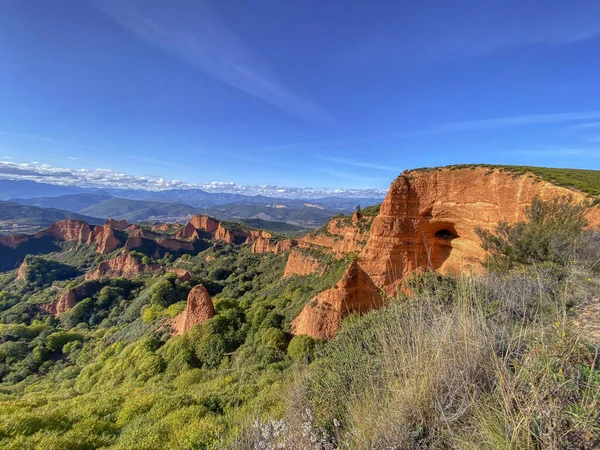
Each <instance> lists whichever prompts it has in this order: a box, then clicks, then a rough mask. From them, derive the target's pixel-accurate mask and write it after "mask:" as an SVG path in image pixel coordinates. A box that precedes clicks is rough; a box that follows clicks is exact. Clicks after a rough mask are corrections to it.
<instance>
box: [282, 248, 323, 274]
mask: <svg viewBox="0 0 600 450" xmlns="http://www.w3.org/2000/svg"><path fill="white" fill-rule="evenodd" d="M319 270H321V271H322V270H323V267H321V263H320V262H319V260H318V259H317V258H315V257H314V256H312V255H310V254H308V252H306V251H303V250H301V249H298V250H292V251H291V252H290V255H289V256H288V260H287V263H286V265H285V270H284V272H283V277H284V278H288V277H291V276H293V275H310V274H311V273H314V272H316V271H319Z"/></svg>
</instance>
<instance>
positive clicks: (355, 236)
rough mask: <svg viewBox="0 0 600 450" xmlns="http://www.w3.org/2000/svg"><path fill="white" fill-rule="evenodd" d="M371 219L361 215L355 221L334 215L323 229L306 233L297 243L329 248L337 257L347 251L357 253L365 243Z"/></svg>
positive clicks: (306, 246)
mask: <svg viewBox="0 0 600 450" xmlns="http://www.w3.org/2000/svg"><path fill="white" fill-rule="evenodd" d="M348 219H350V220H348ZM372 220H373V218H372V217H368V216H365V217H361V218H359V219H358V220H357V221H352V219H351V218H347V217H334V218H333V219H331V220H330V221H329V222H328V223H327V225H326V227H325V229H324V230H316V231H313V232H312V233H309V234H307V235H306V236H304V237H303V238H302V239H301V240H300V242H299V244H298V245H299V246H300V247H302V248H311V247H314V246H316V247H318V248H321V249H324V250H329V251H330V253H332V254H333V255H334V256H336V257H337V258H341V257H343V256H345V255H347V254H349V253H358V252H360V251H361V250H362V249H363V247H364V246H365V244H366V243H367V240H368V237H369V227H370V224H371V221H372Z"/></svg>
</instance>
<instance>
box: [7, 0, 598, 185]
mask: <svg viewBox="0 0 600 450" xmlns="http://www.w3.org/2000/svg"><path fill="white" fill-rule="evenodd" d="M598 55H600V3H599V2H597V1H577V0H575V1H569V2H565V1H554V0H544V1H527V0H520V1H499V0H486V1H481V0H477V1H460V0H458V1H454V2H450V1H447V0H437V1H428V0H425V1H420V2H412V1H410V2H408V1H398V0H395V1H384V0H380V1H377V2H366V1H363V0H346V1H330V2H323V1H321V0H319V1H316V0H315V1H313V0H293V1H281V0H252V1H250V0H246V1H243V0H227V1H226V0H223V1H213V2H207V1H196V0H194V1H192V0H181V1H178V2H166V1H162V0H161V1H155V0H143V1H142V0H57V1H46V0H3V1H2V2H0V161H2V164H1V165H0V173H2V167H4V168H8V169H10V170H8V169H7V170H5V171H4V172H6V173H8V172H11V173H12V174H13V175H14V174H15V173H17V172H18V171H19V168H21V169H23V168H25V167H26V168H27V171H29V172H31V171H33V172H35V171H36V170H37V169H36V168H37V167H38V166H40V167H41V169H40V173H41V172H43V171H44V170H45V171H46V172H48V171H50V172H52V171H54V172H52V173H54V174H60V173H65V174H66V173H70V174H72V173H73V171H75V172H77V173H79V174H85V173H89V174H94V173H96V172H95V171H96V169H104V172H102V173H104V174H108V175H110V174H112V173H115V174H117V173H119V174H121V176H122V174H128V176H131V178H132V179H135V178H136V177H144V179H145V180H148V179H151V180H154V179H157V180H159V181H157V185H161V186H162V184H161V183H163V184H164V183H166V181H165V180H179V184H181V185H183V184H186V185H188V184H190V185H191V184H195V183H200V184H202V183H206V182H213V181H217V182H221V183H229V184H231V183H236V185H275V186H298V187H326V188H332V189H340V188H341V189H346V188H360V189H367V188H375V189H386V188H387V187H388V186H389V183H390V182H391V181H392V180H393V178H395V177H396V176H397V175H398V174H399V173H400V172H401V171H402V170H404V169H409V168H414V167H422V166H435V165H445V164H456V163H480V162H481V163H501V164H527V165H542V166H555V167H578V168H589V169H600V88H599V86H600V57H598ZM25 164H26V165H25ZM23 170H24V169H23ZM55 178H56V179H58V180H59V181H57V182H60V176H58V175H57V176H56V177H54V178H53V179H52V180H53V181H56V180H55ZM105 178H109V177H105ZM160 179H162V181H161V180H160ZM77 182H78V183H84V184H85V179H83V181H82V180H81V177H80V178H79V179H78V181H77ZM107 182H110V180H109V179H108V180H107ZM167 184H168V185H178V182H175V183H171V184H169V183H167Z"/></svg>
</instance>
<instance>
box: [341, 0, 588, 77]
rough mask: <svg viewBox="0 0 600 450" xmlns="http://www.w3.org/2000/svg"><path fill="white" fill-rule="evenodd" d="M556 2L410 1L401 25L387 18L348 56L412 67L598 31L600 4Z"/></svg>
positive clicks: (579, 37) (572, 38)
mask: <svg viewBox="0 0 600 450" xmlns="http://www.w3.org/2000/svg"><path fill="white" fill-rule="evenodd" d="M552 3H553V2H548V1H547V0H529V1H525V2H524V1H519V0H486V1H464V2H440V1H435V0H422V1H420V2H419V6H418V7H415V5H414V4H413V3H411V2H407V3H406V6H405V7H404V10H403V11H402V12H401V13H399V14H397V15H398V16H400V17H401V18H402V19H401V20H402V25H403V26H396V23H397V22H396V21H394V22H390V23H391V25H388V26H387V27H386V25H385V21H384V20H383V21H382V22H383V24H382V26H381V27H378V29H377V30H375V31H374V32H373V33H371V34H369V35H358V39H357V42H356V44H355V45H354V46H353V48H352V49H351V51H350V52H349V54H348V59H349V61H350V62H351V63H355V64H372V63H377V62H380V63H383V64H389V61H390V59H400V60H401V61H402V62H403V64H404V66H405V67H406V68H407V69H408V68H409V67H410V66H411V65H418V64H423V63H432V62H433V63H437V62H440V61H447V60H451V59H456V58H465V57H477V56H480V55H485V54H488V53H490V52H493V51H497V50H504V49H510V48H514V47H518V46H524V45H565V44H572V43H574V42H578V41H582V40H585V39H590V38H593V37H596V36H598V35H599V34H600V10H599V9H598V8H597V5H596V4H595V2H594V1H593V0H591V1H586V0H582V1H580V0H573V1H571V2H569V4H568V11H565V8H562V7H557V6H556V5H559V4H561V3H560V2H559V3H555V4H552ZM383 11H385V9H383ZM432 11H435V14H432V13H431V12H432ZM474 17H476V18H477V19H476V20H473V18H474Z"/></svg>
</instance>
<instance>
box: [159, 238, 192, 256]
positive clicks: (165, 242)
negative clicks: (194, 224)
mask: <svg viewBox="0 0 600 450" xmlns="http://www.w3.org/2000/svg"><path fill="white" fill-rule="evenodd" d="M154 242H156V243H157V244H158V245H160V246H161V247H164V248H168V249H169V250H173V251H175V252H178V251H182V250H184V251H187V252H191V251H193V250H194V244H193V243H191V242H188V241H180V240H178V239H171V238H168V237H159V238H156V239H155V240H154Z"/></svg>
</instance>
